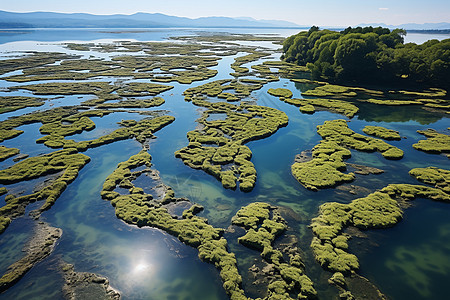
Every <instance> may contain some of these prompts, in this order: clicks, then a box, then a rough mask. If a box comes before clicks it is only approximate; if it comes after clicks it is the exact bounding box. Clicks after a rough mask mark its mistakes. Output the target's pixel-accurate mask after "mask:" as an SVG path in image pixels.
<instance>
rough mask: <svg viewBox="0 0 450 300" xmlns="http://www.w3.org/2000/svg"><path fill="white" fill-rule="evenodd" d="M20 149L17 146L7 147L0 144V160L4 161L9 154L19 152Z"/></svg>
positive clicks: (12, 154)
mask: <svg viewBox="0 0 450 300" xmlns="http://www.w3.org/2000/svg"><path fill="white" fill-rule="evenodd" d="M19 152H20V150H19V149H17V148H7V147H5V146H0V161H4V160H5V159H7V158H10V157H11V156H14V155H16V154H19Z"/></svg>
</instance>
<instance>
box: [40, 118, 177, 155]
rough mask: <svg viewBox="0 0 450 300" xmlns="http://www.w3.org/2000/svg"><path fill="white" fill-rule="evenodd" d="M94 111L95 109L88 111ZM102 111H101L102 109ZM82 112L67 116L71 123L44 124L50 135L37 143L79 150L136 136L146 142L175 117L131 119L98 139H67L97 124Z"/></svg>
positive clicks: (42, 129)
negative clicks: (137, 120)
mask: <svg viewBox="0 0 450 300" xmlns="http://www.w3.org/2000/svg"><path fill="white" fill-rule="evenodd" d="M88 112H92V113H94V112H95V111H88ZM100 112H101V111H100ZM85 115H86V114H84V113H82V114H79V115H75V116H72V117H71V118H66V119H64V121H72V122H73V123H72V124H70V125H63V124H62V123H60V122H55V123H50V124H44V125H43V126H42V127H41V129H40V130H41V132H42V133H48V135H46V136H43V137H41V138H39V139H38V140H37V141H36V142H37V143H44V145H46V146H48V147H51V148H61V147H63V148H65V149H68V148H76V149H77V150H78V151H85V150H86V149H88V148H95V147H99V146H102V145H105V144H109V143H112V142H115V141H119V140H125V139H129V138H132V137H134V138H135V139H136V140H137V141H138V142H140V143H145V142H146V141H147V140H148V139H150V138H152V137H153V133H154V132H155V131H157V130H159V129H161V128H163V127H164V126H167V125H168V124H170V123H172V122H173V121H174V120H175V118H174V117H172V116H160V117H154V118H146V119H143V120H140V121H139V122H135V121H134V120H133V121H134V122H130V120H126V121H122V122H121V123H120V124H121V125H123V126H125V128H119V129H116V130H115V131H113V132H111V133H109V134H107V135H104V136H101V137H99V138H97V139H93V140H89V141H82V142H75V141H74V140H67V139H65V137H66V136H68V135H72V134H74V133H77V132H81V131H83V130H90V129H92V128H93V127H94V126H95V124H94V123H93V122H92V121H91V120H90V119H89V118H87V117H86V116H85Z"/></svg>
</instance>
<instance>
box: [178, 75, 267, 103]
mask: <svg viewBox="0 0 450 300" xmlns="http://www.w3.org/2000/svg"><path fill="white" fill-rule="evenodd" d="M266 82H267V81H265V80H247V79H241V80H236V79H235V80H229V79H222V80H216V81H212V82H208V83H205V84H203V85H200V86H198V87H193V88H189V89H187V90H185V91H184V92H183V95H184V99H185V100H186V101H192V100H196V99H202V98H204V97H206V96H207V97H220V98H224V97H225V96H227V100H228V98H230V100H228V101H236V100H237V99H242V98H244V97H248V96H250V94H251V93H252V92H253V91H255V90H259V89H260V88H262V87H263V84H264V83H266ZM227 90H234V92H235V93H234V94H231V93H227V92H226V93H224V91H227ZM231 95H233V97H232V96H231ZM236 98H237V99H236Z"/></svg>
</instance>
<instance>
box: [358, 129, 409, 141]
mask: <svg viewBox="0 0 450 300" xmlns="http://www.w3.org/2000/svg"><path fill="white" fill-rule="evenodd" d="M363 132H364V133H365V134H368V135H373V136H376V137H379V138H382V139H384V140H400V139H401V136H400V134H399V133H398V131H395V130H391V129H387V128H384V127H381V126H365V127H364V128H363Z"/></svg>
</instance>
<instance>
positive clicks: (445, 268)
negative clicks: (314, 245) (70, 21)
mask: <svg viewBox="0 0 450 300" xmlns="http://www.w3.org/2000/svg"><path fill="white" fill-rule="evenodd" d="M127 30H128V29H127ZM201 31H205V30H198V29H161V30H159V29H158V30H136V32H127V31H126V30H125V31H123V32H122V31H121V30H111V29H107V30H106V29H85V30H73V29H70V30H69V29H67V30H62V29H61V30H60V29H55V30H17V31H8V32H0V56H3V57H10V56H15V55H17V54H20V53H23V52H26V51H55V52H64V53H70V54H79V55H82V56H83V57H88V56H90V55H92V56H94V57H99V58H108V57H110V56H111V55H114V53H99V52H93V51H91V52H83V51H74V50H68V49H67V48H64V47H63V46H62V45H61V43H65V42H80V43H87V42H93V43H111V42H114V41H123V40H131V41H162V40H164V39H167V38H169V37H173V36H180V35H183V36H185V35H193V34H196V33H199V32H201ZM210 31H211V32H232V33H250V34H266V35H267V34H280V35H281V36H289V35H292V34H295V33H296V31H295V30H281V29H280V30H279V29H264V30H263V29H226V30H225V29H210ZM427 38H444V37H441V36H439V37H438V36H434V35H430V36H427V35H425V34H420V35H417V34H409V35H408V36H407V41H408V42H411V41H412V42H417V43H422V42H423V41H425V40H426V39H427ZM246 43H248V44H251V45H260V46H264V45H265V44H264V43H261V42H246ZM271 47H272V48H273V47H275V46H273V45H271ZM122 54H123V53H122ZM243 55H245V53H239V54H237V55H236V56H232V57H231V56H230V57H224V58H223V59H221V60H220V61H219V65H218V66H217V67H213V68H212V69H215V70H217V71H218V74H217V75H216V76H215V77H213V78H210V79H208V80H204V81H198V82H194V83H193V84H191V85H187V84H179V83H176V82H171V83H170V85H173V86H174V88H173V89H172V90H169V91H166V92H164V93H162V94H161V95H160V96H161V97H163V98H164V99H165V101H166V102H165V104H163V105H162V106H159V107H156V108H155V110H167V111H170V113H169V114H170V115H172V116H174V117H175V118H176V120H175V121H174V122H173V123H172V124H170V125H169V126H166V127H165V128H163V129H162V130H160V131H158V132H157V133H156V136H157V138H156V139H155V140H154V141H152V142H151V144H150V149H149V153H150V154H151V155H152V162H153V167H154V168H155V169H157V170H158V171H159V172H160V175H161V178H162V180H163V181H164V183H166V184H167V185H169V186H171V187H172V188H173V189H174V190H175V193H176V195H177V197H188V198H189V199H190V200H191V201H192V202H195V203H199V204H201V205H203V206H204V207H205V210H204V211H203V212H202V213H201V214H200V215H201V216H203V217H206V218H208V220H209V223H210V224H211V225H213V226H216V227H222V228H227V227H228V226H229V225H230V220H231V217H232V216H233V215H234V214H235V213H236V211H237V210H238V209H239V208H240V207H242V206H244V205H247V204H249V203H252V202H256V201H264V202H268V203H270V204H273V205H277V206H282V207H285V208H287V209H289V211H291V213H292V215H293V218H292V219H290V220H288V222H289V226H290V229H289V231H288V233H290V234H295V235H296V236H297V237H298V239H299V246H300V247H301V249H302V252H303V253H304V255H303V256H304V258H305V263H306V266H307V269H306V272H307V274H308V276H309V277H310V278H311V279H312V280H313V281H314V282H315V283H316V288H317V290H318V292H319V297H320V298H323V299H328V297H329V295H330V294H332V295H334V296H337V293H336V291H335V290H334V289H333V288H331V287H330V286H329V285H328V284H327V283H326V279H327V276H329V275H330V274H328V273H327V272H325V271H322V269H321V268H320V266H319V265H318V264H317V263H316V262H315V261H314V259H313V254H312V253H311V250H310V248H309V244H310V241H311V237H312V233H311V231H310V229H309V228H308V225H309V224H310V221H311V219H312V218H313V217H315V216H316V215H317V211H318V207H319V206H320V205H321V204H323V203H325V202H329V201H338V202H342V203H349V202H350V201H351V200H353V199H355V198H356V197H355V196H353V195H351V194H348V193H343V192H342V191H340V190H336V189H326V190H322V191H320V192H312V191H309V190H306V189H305V188H303V187H302V186H301V185H300V184H299V183H298V182H297V181H296V180H295V179H294V178H293V176H292V175H291V172H290V169H291V165H292V163H293V161H294V157H295V155H296V154H299V153H300V152H302V151H303V150H308V149H311V148H312V147H314V146H315V145H316V144H318V142H319V141H320V140H321V138H320V136H319V135H318V134H317V132H316V127H317V125H321V124H323V123H324V121H326V120H333V119H346V118H345V117H344V116H342V115H339V114H335V113H331V112H327V111H319V112H316V113H315V114H313V115H308V114H301V113H300V112H299V111H298V108H297V107H294V106H291V105H289V104H287V103H284V102H281V101H279V99H278V98H276V97H273V96H270V95H269V94H268V93H267V90H268V89H270V88H279V87H284V88H288V89H290V90H291V91H293V93H294V97H298V98H301V97H302V96H301V93H302V87H301V85H298V84H294V83H293V82H292V81H290V80H289V79H281V80H280V81H277V82H270V83H268V84H266V85H264V87H263V88H262V89H260V90H257V91H255V92H253V93H252V95H251V97H250V98H251V99H252V100H255V101H256V102H257V104H258V105H262V106H268V107H272V108H275V109H278V110H281V111H283V112H285V113H286V114H287V116H288V117H289V124H288V125H287V126H286V127H284V128H281V129H279V130H278V131H277V132H276V133H275V134H274V135H272V136H270V137H268V138H265V139H262V140H258V141H252V142H250V143H248V144H247V145H248V147H249V148H250V149H251V151H252V153H253V157H252V162H253V163H254V164H255V167H256V170H257V172H258V179H257V183H256V186H255V188H254V189H253V191H251V192H250V193H242V192H240V191H239V190H236V191H232V190H226V189H224V188H223V187H222V184H221V183H220V182H219V181H217V180H216V179H215V178H213V177H212V176H210V175H208V174H206V173H204V172H203V171H199V170H193V169H191V168H189V167H188V166H186V165H184V164H183V162H182V161H181V160H180V159H177V158H175V157H174V154H173V153H174V152H175V151H176V150H179V149H181V148H182V147H184V146H186V145H187V143H188V141H187V138H186V133H187V132H188V131H190V130H194V129H195V128H196V126H197V123H196V122H195V120H196V119H197V118H199V116H200V114H201V113H200V112H199V110H198V107H196V106H194V105H193V104H192V103H190V102H186V101H184V96H182V93H183V92H184V91H185V90H186V89H187V88H189V87H192V86H199V85H201V84H204V83H206V82H209V81H213V80H218V79H232V78H233V77H232V76H231V75H229V73H230V72H233V70H232V69H231V68H230V64H231V63H232V62H233V61H234V58H235V57H238V56H243ZM277 56H278V55H275V56H274V57H277ZM261 61H263V60H260V61H257V62H251V63H248V64H246V65H245V66H246V67H251V65H255V64H259V63H261ZM0 63H1V61H0ZM11 85H16V84H15V83H11V82H6V81H4V80H1V78H0V88H1V87H8V86H11ZM21 93H23V94H24V95H25V94H28V95H30V93H27V92H25V91H21V90H19V91H18V92H17V94H14V95H20V94H21ZM6 95H10V94H9V93H8V92H6V91H2V90H1V89H0V96H6ZM92 98H93V97H92V96H90V95H80V96H78V95H76V96H63V97H61V98H58V99H53V100H52V99H50V100H48V102H46V104H45V105H46V106H42V107H36V108H25V109H22V110H18V111H15V112H11V113H8V114H3V115H2V114H0V118H1V119H2V120H3V119H5V118H6V117H12V116H17V115H21V114H23V113H29V112H32V111H36V110H40V109H47V108H49V107H50V106H49V104H48V103H52V104H54V105H52V107H55V106H63V105H78V104H79V103H80V102H82V101H85V100H89V99H92ZM358 106H359V107H360V111H359V112H358V114H357V115H356V116H355V117H354V118H353V119H351V122H350V123H349V127H350V128H351V129H352V130H354V131H356V132H359V133H362V131H361V130H362V128H363V127H364V126H366V125H378V126H383V127H386V128H389V129H394V130H397V131H399V132H400V133H401V135H402V136H405V137H407V138H406V139H402V140H401V141H392V142H389V143H390V144H392V145H394V146H397V147H399V148H401V149H402V150H404V151H405V156H404V158H403V159H402V160H399V161H394V162H393V161H388V160H385V159H384V158H383V157H382V156H381V155H380V154H379V153H362V152H358V151H352V158H351V159H349V160H348V162H351V163H357V164H364V165H368V166H372V167H377V168H381V169H383V170H385V173H383V174H380V175H368V176H360V175H357V178H356V180H355V181H354V182H352V184H354V185H357V186H361V187H365V188H367V189H369V190H370V191H373V190H375V189H378V188H382V187H384V186H386V185H387V184H389V183H412V184H415V183H417V181H415V180H414V179H413V178H411V177H410V176H409V175H408V171H409V170H410V169H412V168H415V167H426V166H437V167H440V168H444V169H449V168H450V163H449V160H448V159H447V158H446V157H445V156H441V155H433V154H426V153H424V152H420V151H416V150H414V149H413V148H412V144H414V143H416V142H417V141H418V140H421V139H423V138H424V137H423V136H422V135H420V134H418V133H417V132H416V131H417V130H423V129H427V128H433V129H436V130H438V131H444V130H445V129H447V128H448V127H450V121H449V119H448V117H445V116H444V115H443V114H435V113H431V112H427V111H425V110H422V109H420V108H417V107H380V106H377V105H372V104H365V105H362V104H361V105H360V104H358ZM222 117H223V116H222V115H219V116H212V117H211V119H221V118H222ZM132 118H134V119H136V120H137V119H139V118H142V116H140V115H138V114H133V113H114V114H111V115H108V116H105V117H103V118H92V120H93V121H94V122H95V123H96V126H97V127H96V129H95V130H93V131H90V132H83V133H82V134H79V135H74V136H73V137H70V138H73V139H75V140H76V141H82V140H89V139H92V138H96V137H98V136H100V135H103V134H105V133H108V132H110V131H112V130H114V129H116V128H118V125H117V124H116V123H117V122H118V121H120V120H122V119H132ZM39 127H40V126H39V124H31V125H24V126H22V127H21V128H18V129H22V130H24V131H25V133H24V134H23V135H21V136H19V137H17V138H15V139H12V140H7V141H4V142H3V143H1V144H0V145H5V146H7V147H13V146H14V147H19V148H20V150H21V152H22V153H26V154H30V155H31V156H35V155H39V154H41V153H49V152H51V151H52V150H51V149H49V148H47V147H45V146H44V145H42V144H36V143H35V140H36V139H37V138H38V137H40V136H42V135H41V134H40V133H39ZM140 149H141V145H140V144H139V143H137V142H136V141H133V140H126V141H120V142H115V143H113V144H109V145H105V146H102V147H99V148H94V149H90V150H88V151H86V152H85V153H84V154H86V155H88V156H89V157H90V158H91V162H90V163H89V164H87V165H86V166H85V167H84V168H83V169H82V170H81V172H80V174H79V176H78V177H77V179H76V180H75V181H74V182H73V183H72V184H70V185H69V186H68V188H67V189H66V190H65V192H64V193H63V194H62V195H61V197H60V198H59V199H58V200H57V201H56V204H55V205H54V206H53V207H52V208H51V209H50V210H49V211H46V212H44V213H43V215H42V219H44V220H45V221H47V222H48V223H50V225H52V226H55V227H59V228H62V230H63V236H62V238H61V239H60V241H59V242H58V244H57V246H56V248H55V251H54V252H53V253H52V254H51V255H50V257H48V258H46V259H45V260H44V261H42V262H41V263H39V264H37V265H36V266H35V267H33V269H32V270H31V271H29V272H28V273H27V274H26V275H25V276H24V277H23V278H22V279H21V280H20V281H19V282H18V283H17V284H16V285H14V286H13V287H12V288H10V289H9V290H8V291H6V292H4V293H2V294H0V299H59V298H62V297H63V294H62V292H61V289H60V287H61V286H62V284H63V279H62V277H61V275H60V274H59V273H58V272H57V271H55V270H56V267H57V261H58V259H59V258H62V259H64V260H65V261H66V262H68V263H71V264H74V266H75V270H76V271H84V272H94V273H97V274H101V275H103V276H107V277H108V278H109V280H110V283H111V286H112V287H114V288H115V289H117V290H119V291H120V292H121V294H122V297H123V298H122V299H158V300H159V299H211V300H213V299H227V295H226V294H225V291H224V290H223V288H222V282H221V279H220V277H219V274H218V272H217V270H216V269H215V268H214V266H213V265H210V264H207V263H204V262H202V261H201V260H200V259H199V258H198V257H197V253H198V252H197V250H196V249H194V248H191V247H188V246H186V245H184V244H183V243H181V242H180V241H178V240H177V239H176V238H174V237H172V236H170V235H168V234H167V233H164V232H162V231H160V230H156V229H152V228H137V227H135V226H129V225H126V224H125V223H124V222H122V221H121V220H119V219H117V218H116V216H115V213H114V208H113V207H112V205H111V204H110V203H109V202H108V201H105V200H103V199H102V198H101V197H100V190H101V188H102V185H103V182H104V181H105V178H106V177H107V176H108V175H109V174H110V173H111V172H113V170H114V169H115V168H116V166H117V164H118V163H119V162H122V161H125V160H127V159H128V158H129V157H130V156H131V155H134V154H136V153H138V152H139V151H140ZM13 163H14V162H13V161H12V159H7V160H5V161H3V162H1V163H0V165H1V167H2V168H6V167H8V166H11V165H12V164H13ZM14 188H15V189H17V190H20V189H21V188H23V189H25V187H21V186H20V184H18V185H16V186H15V187H14ZM1 199H2V200H0V201H1V202H2V203H1V204H2V205H3V204H4V200H3V199H4V196H3V197H2V198H1ZM34 205H36V204H34ZM218 205H220V207H221V208H222V209H220V210H219V209H217V207H218ZM29 210H30V209H29ZM449 210H450V207H449V206H448V205H447V204H443V203H434V202H431V201H429V200H424V199H418V200H415V201H414V202H413V207H411V208H408V209H407V210H406V211H405V217H404V220H402V221H401V222H400V223H399V224H398V225H397V226H395V227H393V228H391V229H384V230H371V231H368V232H366V233H367V236H368V237H367V239H363V240H362V241H361V240H360V239H357V240H356V241H355V245H354V246H352V247H354V251H353V253H355V254H356V255H357V256H358V257H359V258H360V263H361V270H360V273H361V275H363V276H365V277H367V278H369V279H370V280H371V281H372V282H373V283H375V284H376V285H377V287H379V288H380V290H381V291H382V292H383V293H385V294H386V295H387V296H388V297H389V298H390V299H445V298H447V296H448V294H450V286H449V285H448V284H446V282H448V280H449V279H450V255H449V250H450V236H449V232H450V219H449V218H448V213H449ZM32 227H33V222H32V220H31V219H30V218H29V217H28V216H27V215H25V216H24V217H21V218H18V219H16V220H14V221H13V223H12V225H11V226H10V227H9V228H8V229H7V230H6V231H5V232H4V233H3V234H2V235H0V270H1V271H2V272H5V270H6V268H7V267H8V266H9V265H10V264H11V263H12V262H14V261H15V260H17V259H19V258H20V257H21V256H22V255H23V253H22V252H21V249H22V247H23V245H24V244H25V242H26V241H27V239H28V238H29V237H30V231H31V229H32ZM229 243H230V245H231V247H233V250H234V249H235V250H236V253H239V254H241V256H238V262H239V268H240V270H241V274H242V275H243V276H245V275H246V274H245V268H248V264H249V263H248V262H249V261H251V258H252V257H254V256H255V255H256V256H258V254H257V252H255V251H250V250H246V248H244V247H243V246H241V245H239V244H237V243H236V241H230V242H229ZM255 253H256V254H255ZM250 265H251V264H250ZM245 284H247V283H246V282H245V279H244V285H245Z"/></svg>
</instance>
